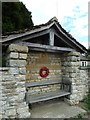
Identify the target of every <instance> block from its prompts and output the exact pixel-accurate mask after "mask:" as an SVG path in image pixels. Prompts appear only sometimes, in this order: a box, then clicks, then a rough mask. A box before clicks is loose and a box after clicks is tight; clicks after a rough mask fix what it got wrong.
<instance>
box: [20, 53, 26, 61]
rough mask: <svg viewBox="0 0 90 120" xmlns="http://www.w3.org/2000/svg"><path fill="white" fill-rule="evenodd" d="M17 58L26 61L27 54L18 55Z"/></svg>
mask: <svg viewBox="0 0 90 120" xmlns="http://www.w3.org/2000/svg"><path fill="white" fill-rule="evenodd" d="M19 58H20V59H25V60H26V59H27V54H24V53H19Z"/></svg>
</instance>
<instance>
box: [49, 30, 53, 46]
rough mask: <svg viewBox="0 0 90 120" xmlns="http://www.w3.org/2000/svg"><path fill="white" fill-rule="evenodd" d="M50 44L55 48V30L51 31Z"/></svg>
mask: <svg viewBox="0 0 90 120" xmlns="http://www.w3.org/2000/svg"><path fill="white" fill-rule="evenodd" d="M49 44H50V45H51V46H54V31H53V30H50V33H49Z"/></svg>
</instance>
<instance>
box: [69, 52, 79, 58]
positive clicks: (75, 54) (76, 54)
mask: <svg viewBox="0 0 90 120" xmlns="http://www.w3.org/2000/svg"><path fill="white" fill-rule="evenodd" d="M67 56H77V57H79V56H80V53H79V52H70V53H68V55H67Z"/></svg>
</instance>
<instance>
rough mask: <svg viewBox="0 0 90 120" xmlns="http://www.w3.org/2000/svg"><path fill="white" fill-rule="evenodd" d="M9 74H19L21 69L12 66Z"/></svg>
mask: <svg viewBox="0 0 90 120" xmlns="http://www.w3.org/2000/svg"><path fill="white" fill-rule="evenodd" d="M9 74H13V75H17V74H19V69H18V67H10V69H9Z"/></svg>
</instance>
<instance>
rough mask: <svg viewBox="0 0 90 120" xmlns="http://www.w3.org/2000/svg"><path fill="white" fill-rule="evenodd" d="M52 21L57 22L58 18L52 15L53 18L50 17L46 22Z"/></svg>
mask: <svg viewBox="0 0 90 120" xmlns="http://www.w3.org/2000/svg"><path fill="white" fill-rule="evenodd" d="M53 21H56V22H58V19H57V18H56V17H55V16H54V17H53V18H51V19H50V20H49V21H48V22H53Z"/></svg>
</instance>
